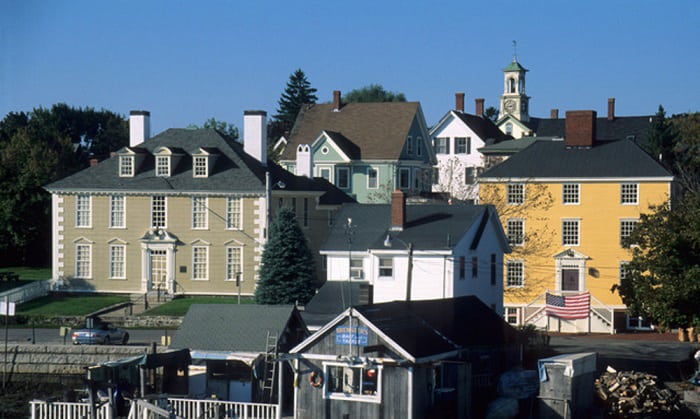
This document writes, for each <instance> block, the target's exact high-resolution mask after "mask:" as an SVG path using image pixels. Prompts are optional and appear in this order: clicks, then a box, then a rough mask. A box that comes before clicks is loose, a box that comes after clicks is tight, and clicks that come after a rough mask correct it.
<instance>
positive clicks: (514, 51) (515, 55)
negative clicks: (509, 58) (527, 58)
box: [513, 40, 518, 62]
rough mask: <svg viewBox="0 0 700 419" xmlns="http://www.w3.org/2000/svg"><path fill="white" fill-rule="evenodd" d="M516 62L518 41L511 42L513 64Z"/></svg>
mask: <svg viewBox="0 0 700 419" xmlns="http://www.w3.org/2000/svg"><path fill="white" fill-rule="evenodd" d="M516 61H518V41H516V40H513V62H516Z"/></svg>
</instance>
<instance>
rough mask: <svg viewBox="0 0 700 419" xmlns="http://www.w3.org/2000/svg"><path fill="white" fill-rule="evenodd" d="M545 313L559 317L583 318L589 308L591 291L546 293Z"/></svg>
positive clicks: (587, 313)
mask: <svg viewBox="0 0 700 419" xmlns="http://www.w3.org/2000/svg"><path fill="white" fill-rule="evenodd" d="M546 300H547V315H548V316H553V317H559V318H560V319H585V318H587V317H588V315H589V310H590V308H591V293H590V292H588V291H586V292H583V293H580V294H575V295H555V294H550V293H549V292H548V293H547V295H546Z"/></svg>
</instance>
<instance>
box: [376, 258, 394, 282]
mask: <svg viewBox="0 0 700 419" xmlns="http://www.w3.org/2000/svg"><path fill="white" fill-rule="evenodd" d="M382 259H386V260H390V261H391V276H385V275H381V271H382ZM395 265H396V264H395V263H394V258H393V257H390V256H379V257H378V258H377V278H379V279H381V280H384V281H393V280H394V271H395V270H396V266H395Z"/></svg>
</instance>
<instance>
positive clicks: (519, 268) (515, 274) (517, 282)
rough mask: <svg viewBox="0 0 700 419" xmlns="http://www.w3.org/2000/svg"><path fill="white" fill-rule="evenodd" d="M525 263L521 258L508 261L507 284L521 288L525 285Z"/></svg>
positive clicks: (510, 286)
mask: <svg viewBox="0 0 700 419" xmlns="http://www.w3.org/2000/svg"><path fill="white" fill-rule="evenodd" d="M524 271H525V269H524V263H523V261H520V260H510V261H508V262H507V263H506V286H507V287H509V288H520V287H522V286H523V285H524V283H525V281H524V278H525V276H524Z"/></svg>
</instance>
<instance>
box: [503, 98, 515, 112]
mask: <svg viewBox="0 0 700 419" xmlns="http://www.w3.org/2000/svg"><path fill="white" fill-rule="evenodd" d="M504 106H505V108H506V111H508V112H513V111H514V110H515V101H514V100H513V99H508V100H506V102H505V103H504Z"/></svg>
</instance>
